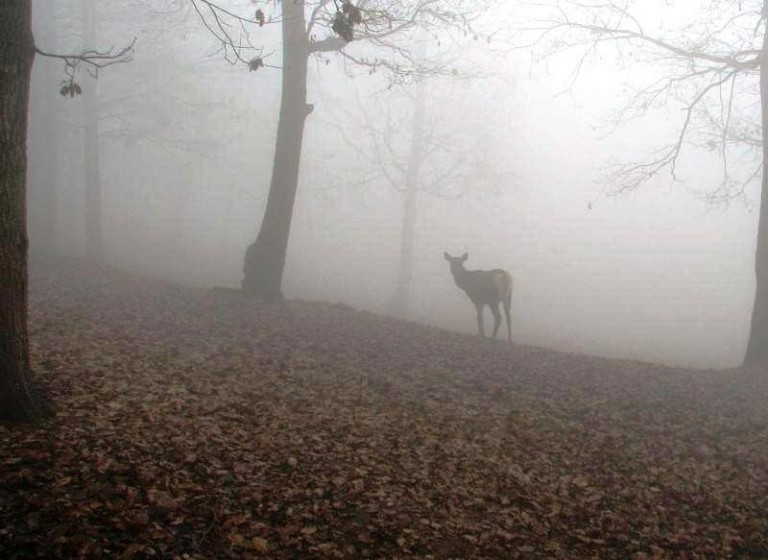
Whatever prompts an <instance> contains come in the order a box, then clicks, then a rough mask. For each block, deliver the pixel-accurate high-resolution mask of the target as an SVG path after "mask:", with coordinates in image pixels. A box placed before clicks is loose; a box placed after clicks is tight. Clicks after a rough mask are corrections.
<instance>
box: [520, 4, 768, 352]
mask: <svg viewBox="0 0 768 560" xmlns="http://www.w3.org/2000/svg"><path fill="white" fill-rule="evenodd" d="M532 6H533V7H534V9H535V12H534V13H535V14H536V16H534V17H533V19H529V20H528V21H526V22H521V23H520V24H519V25H518V28H520V29H524V30H525V31H528V32H530V33H532V34H533V38H532V39H531V40H530V42H529V43H528V44H527V45H526V46H529V47H533V49H534V51H533V52H534V53H535V57H536V58H537V59H540V58H546V57H550V56H553V55H555V54H558V53H562V52H564V51H571V52H572V51H573V50H574V49H580V50H579V51H578V52H579V53H580V55H579V59H578V62H577V64H576V67H575V69H574V73H573V79H576V78H577V77H578V75H579V72H580V70H581V68H582V66H583V65H584V64H585V63H586V62H587V61H589V60H590V58H591V57H596V56H597V55H599V54H606V53H612V54H613V55H615V57H616V60H617V61H618V62H619V63H620V64H623V65H626V66H635V65H638V64H641V63H650V64H653V65H654V66H655V67H657V68H664V70H665V73H664V75H663V76H662V77H661V78H660V79H657V80H654V81H653V82H651V83H648V84H646V86H645V87H643V88H642V89H640V90H639V91H637V92H636V95H634V96H633V97H631V98H630V99H629V102H628V103H627V105H626V106H625V107H624V109H623V110H622V111H621V112H620V115H619V118H618V121H617V122H618V123H619V124H620V123H621V122H625V121H626V120H628V119H632V118H635V117H638V116H642V115H644V114H646V113H647V112H648V111H649V110H651V109H652V108H654V107H657V106H661V105H670V104H678V105H679V106H680V108H681V109H682V111H681V112H680V114H681V118H680V121H679V123H678V129H677V133H676V134H675V135H674V137H673V138H671V140H670V142H669V143H668V144H666V145H664V146H660V147H658V149H657V150H656V151H655V152H654V154H653V155H652V156H651V157H650V158H647V159H645V160H642V161H637V160H635V161H634V162H630V163H624V164H620V165H618V166H616V167H615V168H614V169H612V170H610V172H609V173H608V174H607V175H606V177H605V180H606V183H607V184H608V185H610V186H609V189H610V190H612V191H613V192H621V191H625V190H630V189H634V188H637V187H639V186H640V185H642V184H644V183H645V182H646V181H648V180H649V179H651V178H652V177H655V176H657V175H658V174H659V173H661V172H669V173H671V175H672V177H673V178H676V177H677V174H678V172H679V167H680V162H681V160H682V158H683V157H684V156H685V154H686V150H687V149H689V148H692V149H697V148H700V147H702V146H704V147H706V148H708V149H709V150H710V151H712V152H713V153H714V154H716V155H717V156H718V157H719V161H720V163H721V169H722V174H721V177H720V178H719V180H717V181H716V183H715V184H713V185H712V195H713V196H714V197H718V198H723V197H725V198H728V197H732V196H739V195H741V194H742V191H743V189H744V187H745V186H746V185H747V184H749V183H750V182H751V181H752V180H753V179H754V178H756V177H757V176H759V175H760V174H762V189H761V192H762V199H761V206H760V217H759V227H758V239H757V252H756V256H755V273H756V279H757V291H756V295H755V303H754V308H753V313H752V325H751V332H750V338H749V344H748V348H747V352H746V356H745V360H744V363H745V364H746V365H761V366H768V152H766V150H768V141H766V140H767V138H766V134H768V0H742V1H740V2H726V1H724V0H709V1H708V2H703V3H702V4H701V8H700V9H699V11H698V13H696V14H694V16H693V17H692V19H691V21H689V22H688V24H687V25H686V26H685V28H684V29H682V30H681V31H680V33H679V34H677V35H672V36H668V33H669V32H668V31H666V32H665V31H664V30H663V28H658V29H654V30H653V31H649V30H647V29H646V27H645V26H644V25H643V23H642V22H641V19H640V18H639V17H638V16H637V15H636V12H635V10H634V8H636V7H637V5H635V4H634V3H633V2H632V1H631V0H608V1H603V0H601V1H599V2H596V1H587V2H583V1H579V0H559V1H558V0H552V1H546V2H537V3H535V4H532ZM527 16H528V17H531V15H530V14H527ZM531 21H534V22H535V23H534V24H533V25H532V24H531ZM528 36H529V37H530V35H528ZM755 99H758V100H759V103H758V104H757V107H759V110H758V111H756V112H755V111H754V110H753V109H752V107H753V106H754V105H755V104H754V103H753V101H754V100H755ZM751 111H752V112H751ZM750 118H751V119H752V120H750ZM750 150H757V154H758V157H757V160H758V161H759V163H757V164H756V165H755V167H754V168H753V169H752V170H751V171H748V172H746V173H743V172H742V173H741V174H740V168H739V167H737V166H735V165H733V164H732V162H733V161H734V159H735V158H736V156H735V155H734V154H735V153H736V152H741V155H740V156H739V157H740V159H742V160H743V154H744V152H749V151H750ZM760 155H761V156H762V158H760V157H759V156H760Z"/></svg>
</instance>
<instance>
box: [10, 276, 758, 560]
mask: <svg viewBox="0 0 768 560" xmlns="http://www.w3.org/2000/svg"><path fill="white" fill-rule="evenodd" d="M31 278H32V285H31V292H30V296H31V328H32V339H31V342H32V347H33V356H32V359H33V364H34V367H35V370H36V372H37V376H38V377H39V378H40V379H41V380H42V381H43V382H44V383H45V385H46V388H47V392H48V393H49V395H50V396H51V398H52V399H53V401H54V404H55V407H56V416H55V418H54V419H52V420H50V421H48V422H47V423H46V424H44V425H42V426H37V427H10V426H0V466H2V469H0V556H1V557H3V558H9V559H14V558H33V557H34V558H38V557H72V558H134V559H138V558H164V557H168V558H186V559H200V558H260V557H264V558H278V559H279V558H430V557H431V558H622V559H624V558H760V557H767V556H768V537H766V535H768V517H767V516H766V513H765V512H766V511H768V468H767V466H768V433H767V431H766V426H768V411H767V409H766V408H767V407H765V404H764V403H765V401H766V398H768V372H765V371H760V370H748V369H743V370H734V371H728V372H700V371H689V370H681V369H671V368H662V367H659V366H653V365H650V364H642V363H637V362H622V361H610V360H601V359H597V358H588V357H581V356H573V355H564V354H557V353H554V352H548V351H544V350H540V349H535V348H520V347H513V346H509V345H507V344H503V343H493V342H491V341H488V340H478V339H477V338H475V337H471V336H463V335H458V334H453V333H448V332H444V331H440V330H438V329H432V328H428V327H423V326H419V325H416V324H413V323H403V322H400V321H396V320H394V319H389V318H385V317H378V316H375V315H372V314H369V313H361V312H356V311H354V310H352V309H350V308H348V307H345V306H339V305H326V304H319V303H308V302H290V303H288V305H287V306H286V307H264V306H261V305H259V304H257V303H255V302H253V301H250V300H248V299H247V298H244V297H240V296H238V295H237V294H229V293H228V294H225V295H222V294H221V293H218V292H216V291H207V290H191V289H183V288H179V287H177V286H172V285H169V284H164V283H160V282H154V281H150V280H146V279H141V278H137V277H133V276H130V275H126V274H123V273H121V272H119V271H115V270H111V269H106V268H99V267H90V266H88V265H84V264H82V263H76V262H62V263H59V264H57V265H56V266H52V267H49V268H47V269H35V270H33V271H32V276H31Z"/></svg>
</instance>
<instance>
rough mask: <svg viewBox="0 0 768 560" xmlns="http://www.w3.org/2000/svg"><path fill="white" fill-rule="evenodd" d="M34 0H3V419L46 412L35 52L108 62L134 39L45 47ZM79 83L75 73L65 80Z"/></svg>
mask: <svg viewBox="0 0 768 560" xmlns="http://www.w3.org/2000/svg"><path fill="white" fill-rule="evenodd" d="M31 19H32V9H31V2H30V0H6V1H4V2H2V3H0V73H2V75H3V76H4V79H3V80H2V83H0V138H2V146H0V239H2V240H3V242H2V243H0V333H2V334H0V420H15V421H21V420H31V419H34V418H35V417H37V416H38V415H39V414H40V413H41V408H40V405H39V403H37V402H36V401H35V399H34V398H33V397H32V394H31V392H30V379H29V337H28V334H27V231H26V200H25V199H26V192H25V191H26V189H25V178H26V167H27V154H26V144H27V109H28V104H29V83H30V78H31V73H32V62H33V60H34V57H35V54H36V53H37V54H40V55H45V56H52V57H55V58H59V59H61V60H64V61H65V63H66V64H68V65H69V66H71V65H73V64H75V63H82V64H86V65H92V66H106V65H109V64H114V63H117V62H126V61H127V60H130V57H131V55H132V53H133V45H130V46H129V47H126V48H124V49H120V50H114V51H111V52H99V51H93V50H91V51H86V52H84V53H82V54H78V55H64V54H55V53H48V52H42V51H41V50H40V49H38V48H37V47H35V44H34V39H33V37H32V28H31ZM64 87H66V88H67V89H66V91H67V92H70V91H71V92H72V95H74V94H75V93H76V92H77V90H78V89H79V86H78V85H77V83H76V82H75V74H74V73H73V74H70V80H69V82H68V83H67V84H66V85H65V86H64Z"/></svg>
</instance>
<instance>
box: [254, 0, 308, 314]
mask: <svg viewBox="0 0 768 560" xmlns="http://www.w3.org/2000/svg"><path fill="white" fill-rule="evenodd" d="M282 6H283V14H282V30H283V84H282V93H281V101H280V120H279V122H278V125H277V142H276V146H275V159H274V163H273V167H272V181H271V183H270V187H269V198H268V199H267V208H266V210H265V212H264V219H263V221H262V223H261V230H260V231H259V235H258V237H257V238H256V241H255V242H254V243H252V244H251V245H250V246H249V247H248V250H247V251H246V254H245V265H244V267H243V272H244V273H245V277H244V279H243V282H242V286H243V290H244V291H246V292H247V293H249V294H252V295H255V296H257V297H259V298H261V299H263V300H264V301H267V302H270V303H274V302H281V301H282V300H283V294H282V291H281V284H282V280H283V269H284V268H285V256H286V250H287V248H288V235H289V233H290V230H291V218H292V217H293V204H294V200H295V199H296V188H297V186H298V180H299V164H300V162H301V146H302V141H303V137H304V122H305V119H306V117H307V115H308V114H309V113H310V112H311V110H312V107H311V106H308V105H307V102H306V100H307V58H308V55H309V44H308V42H307V38H306V34H305V33H306V23H305V15H304V1H303V0H295V1H291V2H283V3H282Z"/></svg>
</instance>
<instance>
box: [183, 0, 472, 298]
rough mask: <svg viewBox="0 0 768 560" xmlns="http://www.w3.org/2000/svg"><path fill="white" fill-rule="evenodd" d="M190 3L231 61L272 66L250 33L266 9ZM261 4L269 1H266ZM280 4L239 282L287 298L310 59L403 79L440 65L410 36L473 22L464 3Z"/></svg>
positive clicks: (323, 0)
mask: <svg viewBox="0 0 768 560" xmlns="http://www.w3.org/2000/svg"><path fill="white" fill-rule="evenodd" d="M190 2H191V3H192V4H193V5H194V7H195V9H196V10H197V12H198V14H199V16H200V18H201V19H202V21H203V22H204V24H205V25H206V27H207V28H208V29H209V30H210V31H211V33H213V34H214V36H215V37H216V38H217V39H218V41H220V42H221V45H222V48H223V49H224V51H225V53H226V56H227V57H228V59H229V60H230V61H231V62H233V63H238V62H239V63H243V64H247V65H248V67H249V69H250V70H251V71H257V70H259V69H261V68H264V67H265V66H269V65H270V64H269V62H270V61H269V57H268V56H265V55H263V52H262V50H261V49H260V48H257V47H255V46H254V45H253V43H252V41H251V39H250V37H249V35H248V30H249V29H251V30H252V29H254V28H256V29H258V28H261V27H264V26H265V25H267V24H269V23H271V22H272V21H273V20H272V19H271V18H268V17H267V15H266V14H265V13H264V11H263V10H262V8H258V9H257V10H256V11H255V14H254V16H253V18H250V19H249V18H246V17H243V16H241V15H237V14H234V13H233V12H231V11H228V10H226V9H224V8H223V7H222V6H221V5H220V4H217V3H214V2H210V1H208V0H190ZM257 4H258V5H260V6H265V7H266V6H268V5H270V3H269V2H258V3H257ZM281 6H282V11H281V13H280V18H279V22H280V24H281V30H282V49H283V60H282V89H281V104H280V117H279V121H278V129H277V138H276V143H275V153H274V162H273V167H272V178H271V181H270V189H269V197H268V199H267V204H266V208H265V211H264V218H263V220H262V223H261V228H260V230H259V234H258V236H257V238H256V241H255V242H254V243H252V244H251V245H250V246H249V247H248V250H247V251H246V255H245V262H244V267H243V268H244V273H245V275H244V279H243V282H242V287H243V289H244V290H245V291H246V292H248V293H250V294H253V295H255V296H257V297H260V298H262V299H264V300H265V301H270V302H277V301H281V300H282V299H283V295H282V291H281V285H282V276H283V270H284V267H285V259H286V250H287V246H288V236H289V233H290V228H291V219H292V215H293V207H294V202H295V197H296V189H297V185H298V177H299V166H300V161H301V152H302V141H303V135H304V124H305V121H306V118H307V116H308V115H309V114H310V113H311V112H312V110H313V108H314V107H313V105H311V104H308V103H307V68H308V61H309V59H310V57H313V56H315V57H319V58H321V57H324V56H326V55H327V54H328V53H338V54H339V55H340V56H341V57H342V60H343V61H344V63H345V64H349V65H355V66H358V67H363V68H365V70H366V71H368V72H376V71H379V70H385V71H387V72H389V73H390V74H391V75H392V76H393V78H394V79H396V80H403V79H408V78H409V77H413V76H416V75H419V74H423V73H425V72H427V73H433V72H436V71H439V70H440V68H434V67H424V66H421V65H420V64H419V63H418V61H416V60H415V58H414V57H413V54H412V52H411V50H410V49H411V45H410V44H409V43H408V35H409V34H410V33H412V32H415V31H416V30H417V29H420V28H423V29H427V30H432V31H437V30H441V29H442V30H445V29H462V30H464V31H466V30H467V29H468V27H469V25H468V24H469V16H468V15H467V13H466V10H465V9H464V8H463V6H462V3H461V2H452V1H451V0H418V1H416V2H398V1H391V2H386V1H385V2H368V1H362V2H360V3H359V4H358V5H354V4H352V3H351V2H349V1H347V0H344V1H342V2H334V1H331V0H318V1H316V2H305V1H304V0H298V1H295V2H284V3H282V4H281ZM476 9H479V7H477V8H476ZM473 11H474V10H473ZM233 30H241V32H237V33H235V32H234V31H233ZM351 43H352V44H355V45H357V44H359V43H364V44H365V47H361V48H359V49H358V50H354V49H351V48H348V45H350V44H351ZM366 49H367V50H366ZM353 51H354V52H353ZM377 53H378V55H377Z"/></svg>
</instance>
